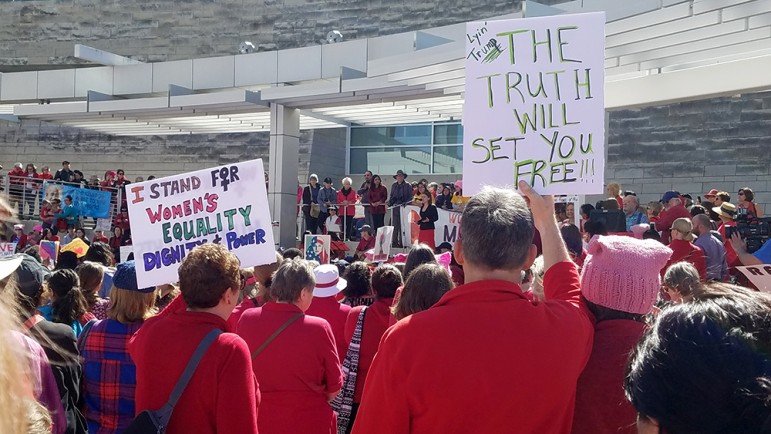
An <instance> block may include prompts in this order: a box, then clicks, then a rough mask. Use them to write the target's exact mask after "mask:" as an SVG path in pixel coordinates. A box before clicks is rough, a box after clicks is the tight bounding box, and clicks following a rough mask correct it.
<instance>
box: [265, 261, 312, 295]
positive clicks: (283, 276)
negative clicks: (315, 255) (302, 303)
mask: <svg viewBox="0 0 771 434" xmlns="http://www.w3.org/2000/svg"><path fill="white" fill-rule="evenodd" d="M313 268H314V267H313V264H311V263H310V262H309V261H306V260H305V259H301V258H295V259H291V260H286V259H285V260H284V262H282V263H281V265H279V267H278V270H276V272H275V273H274V274H273V283H272V284H271V287H270V293H271V295H272V296H273V298H275V299H276V301H280V302H284V303H293V302H295V301H297V299H299V298H300V294H302V291H303V290H306V291H311V292H312V291H313V288H314V287H315V286H316V276H315V275H314V274H313Z"/></svg>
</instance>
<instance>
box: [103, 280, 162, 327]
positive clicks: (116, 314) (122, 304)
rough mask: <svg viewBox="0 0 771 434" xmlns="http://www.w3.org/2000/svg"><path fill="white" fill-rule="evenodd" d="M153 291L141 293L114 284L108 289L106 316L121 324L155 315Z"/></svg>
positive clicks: (135, 321)
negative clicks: (108, 300)
mask: <svg viewBox="0 0 771 434" xmlns="http://www.w3.org/2000/svg"><path fill="white" fill-rule="evenodd" d="M155 314H156V311H155V291H153V292H148V293H142V292H137V291H131V290H128V289H121V288H117V287H115V286H113V287H112V290H111V291H110V307H109V308H108V309H107V317H108V318H110V319H114V320H115V321H118V322H119V323H122V324H132V323H137V322H140V321H144V320H146V319H148V318H150V317H151V316H153V315H155Z"/></svg>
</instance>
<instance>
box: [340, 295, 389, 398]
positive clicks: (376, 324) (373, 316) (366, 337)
mask: <svg viewBox="0 0 771 434" xmlns="http://www.w3.org/2000/svg"><path fill="white" fill-rule="evenodd" d="M393 302H394V299H393V298H381V299H377V300H376V301H375V302H374V303H373V304H372V306H370V307H368V308H367V313H365V314H364V327H363V328H362V330H361V346H360V347H359V370H358V374H357V376H356V392H355V393H354V395H353V402H356V403H359V402H361V396H362V394H363V393H364V381H365V380H366V379H367V373H368V372H369V367H370V366H371V365H372V360H373V359H374V358H375V354H377V348H378V346H379V345H380V338H382V337H383V333H385V331H386V330H387V329H388V327H390V326H391V325H392V324H393V323H395V322H396V319H395V318H394V315H393V314H392V313H391V305H392V304H393ZM364 307H365V306H356V307H354V308H353V309H351V312H350V313H349V314H348V320H347V321H346V322H345V342H346V343H347V344H348V345H350V344H351V339H353V333H354V331H356V322H357V321H358V320H359V314H360V313H361V311H362V309H364ZM341 359H342V357H341Z"/></svg>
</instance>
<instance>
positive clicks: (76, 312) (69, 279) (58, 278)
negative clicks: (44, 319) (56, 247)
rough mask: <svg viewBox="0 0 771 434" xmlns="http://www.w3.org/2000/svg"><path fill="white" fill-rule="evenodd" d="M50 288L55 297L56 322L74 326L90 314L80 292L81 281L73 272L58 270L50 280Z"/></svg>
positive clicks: (54, 313)
mask: <svg viewBox="0 0 771 434" xmlns="http://www.w3.org/2000/svg"><path fill="white" fill-rule="evenodd" d="M48 288H49V289H50V290H51V293H52V294H53V296H54V299H53V303H52V307H53V320H54V322H58V323H62V324H67V325H72V323H73V322H75V321H76V320H77V319H79V318H80V317H81V316H83V314H85V313H86V312H88V304H87V302H86V299H85V297H84V296H83V292H82V291H81V290H80V279H79V278H78V275H77V274H76V273H75V272H74V271H73V270H56V271H54V273H53V274H51V277H50V278H49V279H48Z"/></svg>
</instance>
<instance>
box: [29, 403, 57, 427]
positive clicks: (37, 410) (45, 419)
mask: <svg viewBox="0 0 771 434" xmlns="http://www.w3.org/2000/svg"><path fill="white" fill-rule="evenodd" d="M24 404H25V407H27V408H26V410H27V431H26V432H27V434H48V433H50V432H51V428H53V421H52V420H51V415H50V414H49V413H48V410H46V408H45V407H43V406H42V405H40V404H39V403H38V402H37V401H35V400H33V399H25V400H24Z"/></svg>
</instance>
